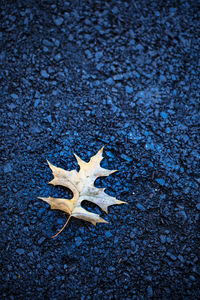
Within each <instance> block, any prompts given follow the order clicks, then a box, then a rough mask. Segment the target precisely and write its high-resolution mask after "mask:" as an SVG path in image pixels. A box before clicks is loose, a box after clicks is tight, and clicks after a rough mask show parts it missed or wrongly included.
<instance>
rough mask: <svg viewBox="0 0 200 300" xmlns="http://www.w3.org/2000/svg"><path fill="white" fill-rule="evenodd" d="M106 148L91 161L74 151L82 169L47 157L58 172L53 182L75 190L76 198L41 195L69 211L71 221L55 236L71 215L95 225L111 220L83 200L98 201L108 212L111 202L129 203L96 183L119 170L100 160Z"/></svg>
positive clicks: (52, 207)
mask: <svg viewBox="0 0 200 300" xmlns="http://www.w3.org/2000/svg"><path fill="white" fill-rule="evenodd" d="M103 148H104V147H102V148H101V149H100V150H99V151H98V152H97V154H96V155H94V156H92V157H91V159H90V161H89V162H85V161H83V160H82V159H81V158H80V157H78V156H77V155H76V154H74V155H75V157H76V160H77V162H78V164H79V167H80V170H79V172H77V171H76V170H72V171H65V170H63V169H61V168H58V167H55V166H53V165H52V164H51V163H50V162H48V161H47V162H48V164H49V167H50V168H51V170H52V172H53V175H54V179H53V180H51V181H50V182H49V184H52V185H62V186H64V187H67V188H68V189H70V190H71V191H72V192H73V198H72V199H70V200H69V199H60V198H52V197H48V198H43V197H39V199H41V200H43V201H45V202H47V203H48V204H50V206H51V209H58V210H61V211H64V212H66V213H68V214H69V218H68V220H67V222H66V223H65V225H64V226H63V228H62V229H61V230H60V231H59V232H58V233H57V234H56V235H55V236H57V235H58V234H59V233H60V232H61V231H62V230H63V229H64V228H65V226H66V225H67V223H68V221H69V219H70V218H71V217H75V218H78V219H82V220H85V221H88V222H90V223H92V224H93V225H96V223H108V222H107V221H105V220H104V219H102V218H101V217H100V216H99V215H98V214H95V213H92V212H89V211H87V210H86V209H84V208H83V207H82V206H81V203H82V201H83V200H87V201H90V202H93V203H95V204H97V205H98V206H99V207H100V208H101V209H102V210H103V211H105V212H106V213H107V212H108V207H109V206H110V205H114V204H122V203H126V202H124V201H120V200H117V199H116V198H115V197H111V196H109V195H108V194H106V193H105V192H104V190H105V188H96V187H95V186H94V182H95V180H96V179H97V178H98V177H102V176H109V175H110V174H112V173H114V172H116V171H117V170H107V169H104V168H102V167H101V166H100V162H101V160H102V159H103V156H102V153H103ZM55 236H53V237H55Z"/></svg>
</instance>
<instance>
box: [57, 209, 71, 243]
mask: <svg viewBox="0 0 200 300" xmlns="http://www.w3.org/2000/svg"><path fill="white" fill-rule="evenodd" d="M71 216H72V215H69V218H68V219H67V222H66V223H65V225H64V226H63V227H62V228H61V229H60V231H58V232H57V233H56V234H55V235H53V236H52V239H54V238H55V237H57V236H58V235H59V234H60V233H61V232H62V231H63V229H65V227H66V226H67V224H68V222H69V220H70V218H71Z"/></svg>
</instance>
